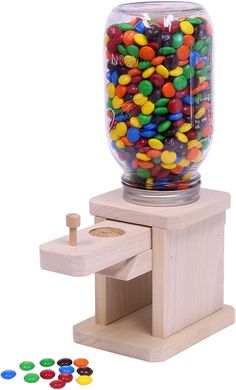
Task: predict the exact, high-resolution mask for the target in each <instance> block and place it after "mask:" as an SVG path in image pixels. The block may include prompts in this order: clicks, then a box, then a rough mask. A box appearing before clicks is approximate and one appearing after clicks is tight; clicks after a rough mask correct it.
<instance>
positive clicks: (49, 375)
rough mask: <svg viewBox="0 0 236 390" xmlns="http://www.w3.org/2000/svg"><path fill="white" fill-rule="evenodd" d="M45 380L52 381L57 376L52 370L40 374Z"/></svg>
mask: <svg viewBox="0 0 236 390" xmlns="http://www.w3.org/2000/svg"><path fill="white" fill-rule="evenodd" d="M39 375H40V376H41V378H43V379H52V378H54V376H55V375H56V374H55V372H54V371H52V370H43V371H41V372H40V374H39Z"/></svg>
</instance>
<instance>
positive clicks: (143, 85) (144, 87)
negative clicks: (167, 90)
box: [138, 80, 153, 96]
mask: <svg viewBox="0 0 236 390" xmlns="http://www.w3.org/2000/svg"><path fill="white" fill-rule="evenodd" d="M138 88H139V92H141V93H142V94H143V95H144V96H148V95H150V94H151V93H152V91H153V85H152V83H151V81H149V80H142V81H141V82H140V83H139V85H138Z"/></svg>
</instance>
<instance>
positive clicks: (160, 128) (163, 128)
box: [158, 121, 171, 133]
mask: <svg viewBox="0 0 236 390" xmlns="http://www.w3.org/2000/svg"><path fill="white" fill-rule="evenodd" d="M170 126H171V121H165V122H163V123H161V124H160V125H159V126H158V131H159V133H164V131H166V130H168V129H169V127H170Z"/></svg>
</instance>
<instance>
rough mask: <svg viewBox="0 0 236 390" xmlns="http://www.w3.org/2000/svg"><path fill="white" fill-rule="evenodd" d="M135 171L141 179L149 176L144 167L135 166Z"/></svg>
mask: <svg viewBox="0 0 236 390" xmlns="http://www.w3.org/2000/svg"><path fill="white" fill-rule="evenodd" d="M136 172H137V175H138V176H139V177H142V179H148V178H149V177H150V176H151V173H150V172H149V170H148V169H145V168H137V171H136Z"/></svg>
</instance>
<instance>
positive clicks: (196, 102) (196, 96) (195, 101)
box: [194, 93, 203, 104]
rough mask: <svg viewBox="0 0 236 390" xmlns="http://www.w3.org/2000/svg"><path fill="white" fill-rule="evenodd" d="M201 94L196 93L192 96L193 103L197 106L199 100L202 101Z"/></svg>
mask: <svg viewBox="0 0 236 390" xmlns="http://www.w3.org/2000/svg"><path fill="white" fill-rule="evenodd" d="M202 97H203V96H202V94H201V93H198V94H197V95H195V96H194V103H195V104H199V103H200V100H201V99H202Z"/></svg>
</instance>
